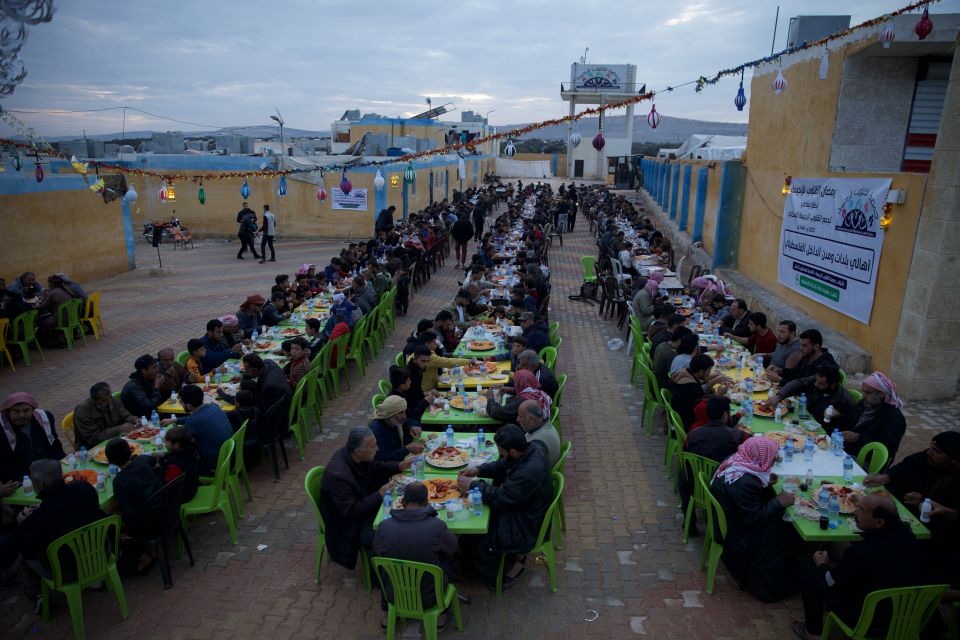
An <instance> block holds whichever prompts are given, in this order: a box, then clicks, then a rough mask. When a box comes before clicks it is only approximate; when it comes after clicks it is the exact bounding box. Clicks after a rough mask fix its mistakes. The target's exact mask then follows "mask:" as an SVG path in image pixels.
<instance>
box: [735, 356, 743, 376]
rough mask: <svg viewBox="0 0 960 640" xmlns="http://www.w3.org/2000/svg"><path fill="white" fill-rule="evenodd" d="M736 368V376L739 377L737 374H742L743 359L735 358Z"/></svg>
mask: <svg viewBox="0 0 960 640" xmlns="http://www.w3.org/2000/svg"><path fill="white" fill-rule="evenodd" d="M736 366H737V374H738V376H739V374H740V373H742V372H743V358H737V365H736Z"/></svg>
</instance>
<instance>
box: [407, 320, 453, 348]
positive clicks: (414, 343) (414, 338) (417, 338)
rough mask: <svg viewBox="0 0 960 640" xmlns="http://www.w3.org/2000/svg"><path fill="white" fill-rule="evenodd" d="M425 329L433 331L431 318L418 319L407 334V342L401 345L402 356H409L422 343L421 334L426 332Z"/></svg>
mask: <svg viewBox="0 0 960 640" xmlns="http://www.w3.org/2000/svg"><path fill="white" fill-rule="evenodd" d="M452 317H453V316H451V318H452ZM427 331H433V320H430V319H429V318H424V319H423V320H420V321H418V322H417V328H416V329H414V330H413V331H412V332H411V333H410V335H409V336H407V342H406V344H404V345H403V357H404V358H409V357H410V354H412V353H413V351H414V349H416V348H417V347H419V346H420V345H422V344H423V336H424V335H425V334H426V333H427ZM434 333H436V332H434ZM437 355H439V354H437Z"/></svg>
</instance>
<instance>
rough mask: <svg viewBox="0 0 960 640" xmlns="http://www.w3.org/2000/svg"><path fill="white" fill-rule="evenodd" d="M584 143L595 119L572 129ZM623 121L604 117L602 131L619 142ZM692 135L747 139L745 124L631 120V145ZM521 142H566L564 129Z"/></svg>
mask: <svg viewBox="0 0 960 640" xmlns="http://www.w3.org/2000/svg"><path fill="white" fill-rule="evenodd" d="M525 126H526V124H508V125H504V126H499V127H497V130H498V131H505V130H508V129H519V128H521V127H525ZM574 126H575V127H576V130H577V131H579V132H580V135H582V136H583V137H584V138H585V139H590V138H592V137H593V136H594V135H596V132H597V118H583V119H582V120H580V122H579V123H577V124H576V125H574ZM626 128H627V117H626V116H608V117H605V118H604V119H603V131H604V134H605V135H606V136H607V137H609V138H622V137H623V136H624V135H626ZM695 133H705V134H712V135H724V136H745V135H747V124H746V123H745V122H709V121H706V120H690V119H687V118H671V117H669V116H662V117H661V118H660V124H659V125H658V126H657V128H656V129H651V128H650V125H648V124H647V114H643V115H637V114H635V115H634V116H633V141H634V142H657V143H662V144H672V143H677V144H679V143H681V142H683V141H684V140H686V139H687V138H689V137H690V136H691V135H693V134H695ZM523 138H531V139H532V138H539V139H540V140H546V141H550V140H566V138H567V125H554V126H551V127H544V128H543V129H538V130H537V131H534V132H532V133H529V134H527V135H526V136H523Z"/></svg>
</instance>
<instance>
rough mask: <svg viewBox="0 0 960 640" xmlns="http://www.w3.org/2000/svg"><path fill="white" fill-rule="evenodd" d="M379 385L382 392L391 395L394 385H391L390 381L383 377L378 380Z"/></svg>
mask: <svg viewBox="0 0 960 640" xmlns="http://www.w3.org/2000/svg"><path fill="white" fill-rule="evenodd" d="M377 387H379V389H380V393H382V394H383V395H385V396H388V395H390V392H391V391H393V387H391V386H390V381H389V380H384V379H383V378H381V379H380V380H379V381H378V382H377Z"/></svg>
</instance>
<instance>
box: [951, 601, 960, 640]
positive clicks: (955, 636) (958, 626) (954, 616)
mask: <svg viewBox="0 0 960 640" xmlns="http://www.w3.org/2000/svg"><path fill="white" fill-rule="evenodd" d="M949 611H950V640H960V602H953V603H951V605H950V609H949Z"/></svg>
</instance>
